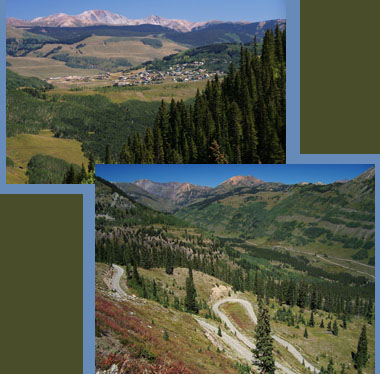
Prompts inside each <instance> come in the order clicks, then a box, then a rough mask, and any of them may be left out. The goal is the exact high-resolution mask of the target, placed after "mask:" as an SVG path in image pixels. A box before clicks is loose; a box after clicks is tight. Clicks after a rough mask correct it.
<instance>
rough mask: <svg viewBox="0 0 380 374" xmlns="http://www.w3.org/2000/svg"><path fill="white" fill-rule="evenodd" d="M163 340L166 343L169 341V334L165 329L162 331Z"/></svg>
mask: <svg viewBox="0 0 380 374" xmlns="http://www.w3.org/2000/svg"><path fill="white" fill-rule="evenodd" d="M164 340H166V341H168V340H169V334H168V331H167V330H166V329H164Z"/></svg>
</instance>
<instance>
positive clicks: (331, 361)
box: [326, 358, 335, 374]
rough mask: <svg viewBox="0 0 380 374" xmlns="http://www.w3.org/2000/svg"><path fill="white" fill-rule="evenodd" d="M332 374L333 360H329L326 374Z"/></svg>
mask: <svg viewBox="0 0 380 374" xmlns="http://www.w3.org/2000/svg"><path fill="white" fill-rule="evenodd" d="M334 373H335V370H334V362H333V359H332V358H330V360H329V364H328V365H327V369H326V374H334Z"/></svg>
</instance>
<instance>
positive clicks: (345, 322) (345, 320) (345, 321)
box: [343, 314, 347, 330]
mask: <svg viewBox="0 0 380 374" xmlns="http://www.w3.org/2000/svg"><path fill="white" fill-rule="evenodd" d="M343 328H344V329H345V330H346V329H347V317H346V314H343Z"/></svg>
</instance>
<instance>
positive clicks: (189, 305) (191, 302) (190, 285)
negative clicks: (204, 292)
mask: <svg viewBox="0 0 380 374" xmlns="http://www.w3.org/2000/svg"><path fill="white" fill-rule="evenodd" d="M196 297H197V291H196V289H195V286H194V280H193V270H192V268H191V265H190V266H189V276H188V277H187V278H186V296H185V308H186V311H188V312H190V313H195V314H197V313H198V311H199V307H198V303H197V299H196Z"/></svg>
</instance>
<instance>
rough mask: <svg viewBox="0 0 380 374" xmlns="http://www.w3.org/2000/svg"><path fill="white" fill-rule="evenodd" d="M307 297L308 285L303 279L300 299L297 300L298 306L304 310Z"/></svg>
mask: <svg viewBox="0 0 380 374" xmlns="http://www.w3.org/2000/svg"><path fill="white" fill-rule="evenodd" d="M306 297H307V284H306V282H305V281H304V280H303V279H302V280H301V283H300V287H299V290H298V299H297V305H298V306H299V307H300V308H301V309H303V308H305V306H306Z"/></svg>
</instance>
